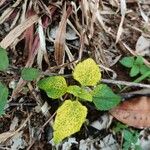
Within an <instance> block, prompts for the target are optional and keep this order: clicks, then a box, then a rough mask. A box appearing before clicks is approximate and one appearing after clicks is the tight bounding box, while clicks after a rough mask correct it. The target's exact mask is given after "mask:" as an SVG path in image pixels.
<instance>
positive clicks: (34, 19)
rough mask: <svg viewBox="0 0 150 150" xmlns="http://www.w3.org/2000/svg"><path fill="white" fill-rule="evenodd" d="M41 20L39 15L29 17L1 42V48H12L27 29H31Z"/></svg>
mask: <svg viewBox="0 0 150 150" xmlns="http://www.w3.org/2000/svg"><path fill="white" fill-rule="evenodd" d="M38 19H39V17H38V15H33V16H32V17H29V18H28V19H26V20H25V21H24V22H22V23H21V24H19V25H18V26H17V27H15V28H14V29H13V30H11V31H10V32H9V33H8V34H7V35H6V37H5V38H4V39H3V40H2V41H1V42H0V46H1V47H3V48H5V49H6V48H7V47H8V46H10V45H11V44H12V43H13V42H14V41H15V40H16V39H17V37H19V36H20V35H21V34H22V33H23V32H24V31H25V30H26V29H27V28H29V27H30V26H31V25H32V24H34V23H35V22H37V21H38Z"/></svg>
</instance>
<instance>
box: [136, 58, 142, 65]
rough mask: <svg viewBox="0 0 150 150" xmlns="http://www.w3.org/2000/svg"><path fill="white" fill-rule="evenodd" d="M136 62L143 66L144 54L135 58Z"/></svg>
mask: <svg viewBox="0 0 150 150" xmlns="http://www.w3.org/2000/svg"><path fill="white" fill-rule="evenodd" d="M135 64H136V65H137V66H141V65H142V64H143V57H142V56H137V58H136V60H135Z"/></svg>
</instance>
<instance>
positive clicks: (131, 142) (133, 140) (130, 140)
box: [113, 122, 142, 150]
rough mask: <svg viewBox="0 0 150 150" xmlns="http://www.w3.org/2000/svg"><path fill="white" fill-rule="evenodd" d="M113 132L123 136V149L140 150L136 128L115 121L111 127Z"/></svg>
mask: <svg viewBox="0 0 150 150" xmlns="http://www.w3.org/2000/svg"><path fill="white" fill-rule="evenodd" d="M113 130H114V131H115V133H119V134H121V135H122V138H123V145H122V149H123V150H130V149H131V150H132V149H133V150H142V149H141V147H140V145H139V144H138V138H139V132H138V131H136V130H131V129H129V128H128V126H127V125H125V124H122V123H120V122H117V123H116V125H115V127H114V128H113Z"/></svg>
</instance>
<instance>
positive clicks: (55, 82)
mask: <svg viewBox="0 0 150 150" xmlns="http://www.w3.org/2000/svg"><path fill="white" fill-rule="evenodd" d="M38 87H39V88H40V89H42V90H44V91H45V92H46V93H47V95H48V96H49V97H50V98H53V99H57V98H60V97H61V96H63V95H64V94H65V93H66V91H67V83H66V80H65V78H64V77H61V76H53V77H47V78H44V79H42V80H40V81H39V82H38Z"/></svg>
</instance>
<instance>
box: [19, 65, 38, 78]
mask: <svg viewBox="0 0 150 150" xmlns="http://www.w3.org/2000/svg"><path fill="white" fill-rule="evenodd" d="M39 74H40V72H39V70H38V69H36V68H23V69H22V71H21V77H22V79H23V80H26V81H33V80H36V79H37V77H38V76H39Z"/></svg>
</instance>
